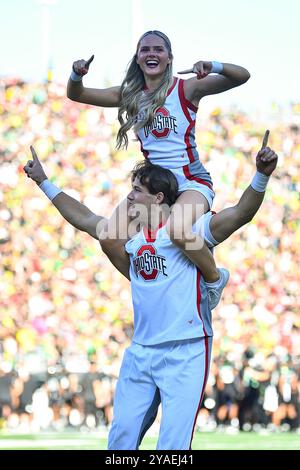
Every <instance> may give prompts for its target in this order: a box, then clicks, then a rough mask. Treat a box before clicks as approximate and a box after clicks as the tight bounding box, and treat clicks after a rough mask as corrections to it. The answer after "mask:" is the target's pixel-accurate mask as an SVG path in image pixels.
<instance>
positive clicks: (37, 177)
mask: <svg viewBox="0 0 300 470" xmlns="http://www.w3.org/2000/svg"><path fill="white" fill-rule="evenodd" d="M30 150H31V154H32V160H28V162H27V164H26V165H25V166H24V171H25V173H26V174H27V176H28V177H29V178H31V179H32V180H33V181H35V182H36V184H37V185H38V186H39V187H40V189H41V190H42V191H43V192H44V193H45V194H46V196H48V198H49V199H50V200H51V202H52V204H53V205H54V206H55V207H56V209H57V210H58V211H59V212H60V213H61V215H62V216H63V217H64V219H66V220H67V222H69V223H70V224H71V225H73V227H75V228H77V229H78V230H81V231H83V232H87V233H88V234H89V235H91V236H92V237H93V238H96V239H97V240H99V233H98V234H97V227H98V229H99V228H100V226H101V225H102V224H105V222H106V219H105V218H104V217H101V216H99V215H96V214H94V213H93V212H92V211H90V209H88V208H87V207H86V206H84V205H83V204H81V203H80V202H78V201H76V199H74V198H72V197H71V196H68V195H67V194H66V193H64V192H63V191H62V190H61V189H59V188H57V187H56V186H55V185H54V184H53V183H51V182H50V181H49V180H48V178H47V176H46V174H45V172H44V169H43V167H42V165H41V162H40V161H39V159H38V156H37V154H36V152H35V150H34V148H33V147H30Z"/></svg>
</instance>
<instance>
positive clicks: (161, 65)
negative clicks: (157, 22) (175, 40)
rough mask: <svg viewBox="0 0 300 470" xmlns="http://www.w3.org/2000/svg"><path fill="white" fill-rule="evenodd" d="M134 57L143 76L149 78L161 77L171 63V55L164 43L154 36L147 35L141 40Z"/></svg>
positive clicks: (161, 39)
mask: <svg viewBox="0 0 300 470" xmlns="http://www.w3.org/2000/svg"><path fill="white" fill-rule="evenodd" d="M136 56H137V58H136V62H137V64H138V65H139V66H140V68H141V70H142V72H143V74H144V75H148V76H151V77H153V76H159V75H163V74H164V72H165V70H166V68H167V66H168V64H170V63H171V62H172V54H171V53H170V52H169V50H168V48H167V45H166V43H165V41H164V40H163V38H161V37H160V36H157V35H156V34H148V35H147V36H145V37H143V38H142V39H141V41H140V43H139V45H138V49H137V54H136Z"/></svg>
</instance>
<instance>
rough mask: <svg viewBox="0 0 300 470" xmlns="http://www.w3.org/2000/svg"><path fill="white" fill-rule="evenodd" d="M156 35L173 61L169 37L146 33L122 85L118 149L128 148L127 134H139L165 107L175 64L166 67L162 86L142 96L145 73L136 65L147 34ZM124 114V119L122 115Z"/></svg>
mask: <svg viewBox="0 0 300 470" xmlns="http://www.w3.org/2000/svg"><path fill="white" fill-rule="evenodd" d="M150 34H155V35H156V36H158V37H160V38H161V39H163V41H164V43H165V46H166V48H167V50H168V55H169V58H170V59H173V54H172V47H171V42H170V40H169V38H168V37H167V36H166V35H165V34H164V33H162V32H160V31H156V30H154V31H147V32H146V33H144V34H143V35H142V36H141V38H140V39H139V42H138V44H137V48H136V53H135V54H134V56H133V58H132V59H131V61H130V62H129V65H128V68H127V72H126V76H125V78H124V80H123V82H122V84H121V90H120V93H121V103H120V106H119V112H118V120H119V122H120V124H121V127H120V129H119V132H118V134H117V148H122V147H125V148H127V145H128V137H127V132H128V131H129V129H131V128H132V127H133V128H134V131H135V132H137V131H138V130H139V129H141V128H142V127H144V126H146V125H150V124H151V122H152V121H153V119H154V115H155V111H156V110H157V109H158V108H159V107H160V106H162V105H163V103H164V102H165V99H166V97H167V94H168V90H169V88H170V87H171V85H172V83H173V68H172V62H171V63H170V64H168V65H167V67H166V70H165V73H164V76H163V79H162V81H161V84H160V85H159V87H158V88H156V90H154V91H152V92H148V93H143V89H144V88H145V84H146V83H145V78H144V74H143V72H142V71H141V69H140V66H139V65H138V64H137V62H136V59H137V54H138V50H139V47H140V44H141V41H142V40H143V39H144V38H145V37H146V36H148V35H150ZM124 114H125V119H124V117H123V115H124Z"/></svg>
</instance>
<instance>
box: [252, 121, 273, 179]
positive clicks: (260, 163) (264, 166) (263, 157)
mask: <svg viewBox="0 0 300 470" xmlns="http://www.w3.org/2000/svg"><path fill="white" fill-rule="evenodd" d="M269 134H270V131H269V130H267V131H266V132H265V135H264V139H263V143H262V147H261V149H260V151H259V152H258V154H257V156H256V168H257V171H259V172H260V173H263V174H264V175H266V176H270V175H271V174H272V173H273V171H274V170H275V168H276V165H277V162H278V155H277V154H276V153H275V152H274V150H272V149H270V147H267V145H268V138H269Z"/></svg>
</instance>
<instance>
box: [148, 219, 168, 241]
mask: <svg viewBox="0 0 300 470" xmlns="http://www.w3.org/2000/svg"><path fill="white" fill-rule="evenodd" d="M165 224H166V222H161V223H160V224H159V226H158V227H157V228H156V229H155V230H150V229H149V228H148V227H144V228H143V232H144V236H145V238H146V241H147V242H148V243H154V242H155V240H156V237H157V232H158V231H159V229H160V228H162V227H163V226H164V225H165Z"/></svg>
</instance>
